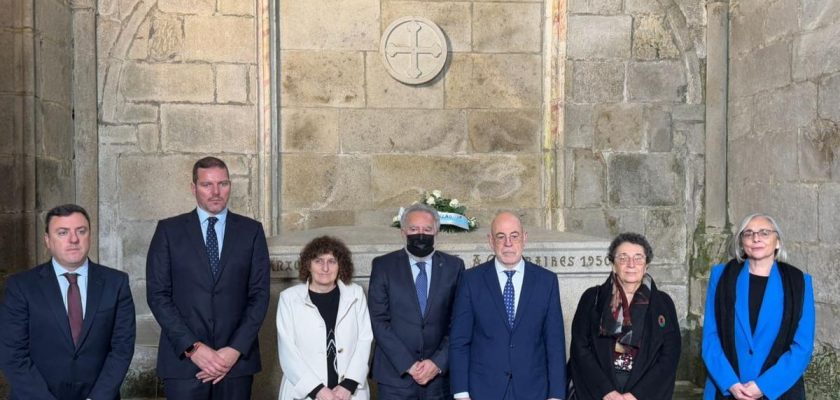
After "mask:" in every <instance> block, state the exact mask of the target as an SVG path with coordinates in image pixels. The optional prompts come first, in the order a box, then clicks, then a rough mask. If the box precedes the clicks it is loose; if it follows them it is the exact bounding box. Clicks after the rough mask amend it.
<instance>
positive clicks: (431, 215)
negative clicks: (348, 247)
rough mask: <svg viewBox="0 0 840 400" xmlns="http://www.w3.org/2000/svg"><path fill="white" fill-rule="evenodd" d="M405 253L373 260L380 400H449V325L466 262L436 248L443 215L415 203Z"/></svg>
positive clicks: (404, 227)
mask: <svg viewBox="0 0 840 400" xmlns="http://www.w3.org/2000/svg"><path fill="white" fill-rule="evenodd" d="M400 226H401V228H400V231H401V232H402V237H403V239H404V240H405V242H406V245H405V248H402V249H400V250H397V251H395V252H392V253H388V254H385V255H383V256H380V257H377V258H375V259H374V260H373V269H372V271H371V274H370V285H369V288H368V308H369V309H370V319H371V323H372V325H373V336H374V338H375V343H376V348H375V350H374V356H373V369H372V374H373V378H374V379H375V380H376V382H377V388H378V394H379V399H380V400H392V399H393V400H431V399H440V400H443V399H449V398H450V392H449V326H450V320H451V315H452V302H453V301H454V299H455V289H456V288H457V285H458V281H459V280H460V278H461V274H462V273H463V271H464V262H463V261H462V260H461V259H460V258H458V257H455V256H451V255H449V254H446V253H444V252H442V251H436V250H435V249H434V241H435V237H436V236H437V233H438V230H439V229H440V216H439V215H438V213H437V211H435V210H434V209H433V208H431V207H429V206H426V205H424V204H414V205H412V206H410V207H408V209H406V210H405V211H404V212H403V215H402V218H401V220H400Z"/></svg>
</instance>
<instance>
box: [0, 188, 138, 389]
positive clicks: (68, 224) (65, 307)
mask: <svg viewBox="0 0 840 400" xmlns="http://www.w3.org/2000/svg"><path fill="white" fill-rule="evenodd" d="M45 225H46V234H45V235H44V242H45V243H46V246H47V249H48V250H49V252H50V254H51V255H52V260H50V261H49V262H47V263H44V264H41V265H39V266H37V267H35V268H32V269H30V270H28V271H24V272H21V273H18V274H15V275H13V276H11V277H10V278H9V279H8V281H7V282H6V300H5V303H4V307H3V312H2V318H1V319H0V327H2V328H0V364H2V368H3V372H4V373H5V374H6V379H7V380H8V381H9V383H10V384H11V393H10V398H11V399H12V400H18V399H20V400H56V399H57V400H84V399H93V400H113V399H119V398H120V386H121V385H122V382H123V380H124V379H125V374H126V372H128V365H129V364H130V363H131V357H132V355H134V335H135V322H134V302H133V301H132V299H131V290H129V287H128V275H127V274H126V273H125V272H122V271H117V270H115V269H111V268H108V267H105V266H103V265H99V264H96V263H94V262H92V261H90V260H89V259H88V251H89V250H90V236H91V231H90V219H89V217H88V213H87V211H85V209H84V208H82V207H79V206H77V205H75V204H66V205H63V206H58V207H55V208H53V209H52V210H50V211H48V212H47V215H46V218H45Z"/></svg>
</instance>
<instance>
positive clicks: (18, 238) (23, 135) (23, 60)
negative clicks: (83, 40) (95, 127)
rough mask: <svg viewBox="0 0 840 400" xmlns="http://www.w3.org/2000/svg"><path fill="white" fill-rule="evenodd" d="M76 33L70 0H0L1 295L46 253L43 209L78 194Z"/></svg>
mask: <svg viewBox="0 0 840 400" xmlns="http://www.w3.org/2000/svg"><path fill="white" fill-rule="evenodd" d="M72 38H73V31H72V9H71V7H70V5H69V4H68V2H67V1H62V0H4V1H0V58H2V60H3V61H2V62H0V170H2V171H3V172H2V174H0V187H2V188H3V195H2V196H0V224H2V226H3V227H4V229H3V230H2V232H0V254H3V255H4V261H3V265H2V267H0V296H2V294H3V290H2V287H3V286H4V284H5V278H6V276H7V275H9V274H12V273H14V272H17V271H22V270H25V269H27V268H29V267H31V266H33V265H35V263H37V262H43V261H45V260H46V256H45V254H46V253H45V252H44V248H43V240H42V239H41V237H42V234H41V232H43V229H44V225H43V223H42V222H41V220H42V218H41V216H42V214H43V211H46V210H47V209H49V208H51V207H53V206H55V205H58V204H62V203H67V202H72V201H76V182H75V164H74V135H73V122H72V111H71V108H72V101H73V99H72V90H71V83H72V81H73V79H72V71H73V54H72V44H73V42H72ZM3 380H4V379H3V378H2V377H0V396H2V394H3V393H4V391H5V387H4V385H5V384H4V383H3Z"/></svg>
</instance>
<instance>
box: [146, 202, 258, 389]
mask: <svg viewBox="0 0 840 400" xmlns="http://www.w3.org/2000/svg"><path fill="white" fill-rule="evenodd" d="M219 270H220V271H219V276H218V278H217V279H215V280H214V279H213V273H212V271H211V270H210V260H209V259H208V257H207V250H206V247H205V245H204V238H203V236H202V234H201V225H200V223H199V221H198V214H197V213H196V211H195V210H193V211H192V212H189V213H186V214H181V215H178V216H175V217H172V218H168V219H164V220H161V221H160V222H158V225H157V229H156V230H155V234H154V236H153V237H152V243H151V244H150V245H149V254H148V257H147V258H146V297H147V300H148V302H149V308H150V309H151V310H152V313H153V314H154V316H155V319H156V320H157V322H158V324H160V328H161V335H160V345H159V347H158V359H157V371H158V375H159V376H160V377H161V378H175V379H189V378H194V377H195V374H196V373H198V367H197V366H195V364H193V362H192V361H191V360H189V359H188V358H186V357H185V356H184V351H186V350H187V348H188V347H190V346H191V345H192V344H193V343H195V342H198V341H200V342H202V343H205V344H207V345H208V346H211V347H213V348H214V349H217V350H218V349H220V348H222V347H227V346H229V347H232V348H234V349H236V350H238V351H239V352H240V353H241V356H240V357H239V360H238V361H237V362H236V364H234V365H233V367H232V368H231V369H230V371H229V372H228V374H227V376H229V377H237V376H246V375H253V374H255V373H257V372H259V371H260V368H261V365H260V348H259V343H258V340H257V333H258V332H259V330H260V326H262V323H263V319H264V318H265V313H266V310H267V309H268V296H269V261H268V246H267V245H266V241H265V233H264V232H263V228H262V225H261V224H260V223H259V222H257V221H254V220H253V219H250V218H247V217H244V216H241V215H238V214H234V213H232V212H230V211H228V215H227V220H226V222H225V237H224V242H223V245H222V254H221V257H220V260H219Z"/></svg>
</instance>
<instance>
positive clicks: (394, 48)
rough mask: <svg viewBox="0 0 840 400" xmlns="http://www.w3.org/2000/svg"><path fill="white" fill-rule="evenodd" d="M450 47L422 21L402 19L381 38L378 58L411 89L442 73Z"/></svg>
mask: <svg viewBox="0 0 840 400" xmlns="http://www.w3.org/2000/svg"><path fill="white" fill-rule="evenodd" d="M448 51H449V46H447V44H446V37H444V36H443V31H441V30H440V28H439V27H438V26H437V25H436V24H435V23H434V22H432V21H429V20H428V19H426V18H423V17H402V18H400V19H397V20H396V21H394V22H392V23H391V25H388V28H387V29H385V32H384V33H383V34H382V42H381V43H380V45H379V54H381V55H382V62H383V63H385V69H386V70H388V73H389V74H391V76H392V77H394V79H396V80H398V81H400V82H402V83H407V84H409V85H419V84H421V83H426V82H428V81H430V80H432V79H434V77H436V76H437V74H439V73H440V71H441V70H442V69H443V66H444V64H446V57H447V56H448Z"/></svg>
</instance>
